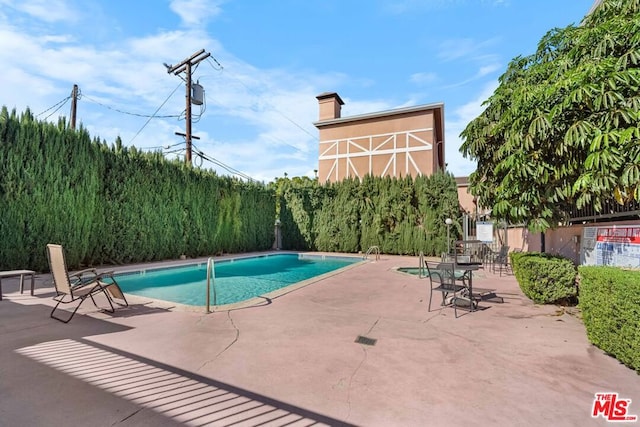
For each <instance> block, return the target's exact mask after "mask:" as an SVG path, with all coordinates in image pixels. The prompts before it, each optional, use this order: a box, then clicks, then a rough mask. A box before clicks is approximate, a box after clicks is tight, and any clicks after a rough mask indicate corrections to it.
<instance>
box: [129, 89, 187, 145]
mask: <svg viewBox="0 0 640 427" xmlns="http://www.w3.org/2000/svg"><path fill="white" fill-rule="evenodd" d="M180 86H182V83H180V84H179V85H178V86H176V88H175V89H174V90H173V92H171V93H170V94H169V96H167V99H165V100H164V101H163V102H162V104H160V106H159V107H158V108H156V111H154V112H153V115H152V116H151V117H149V118H148V119H147V121H146V122H145V123H144V125H142V127H141V128H140V130H139V131H138V132H136V134H135V135H134V136H133V138H131V140H130V141H129V144H131V142H133V140H134V139H136V137H137V136H138V135H140V132H142V129H144V128H145V127H146V126H147V125H148V124H149V122H150V121H151V119H153V118H154V117H155V115H156V113H157V112H158V111H160V109H161V108H162V107H164V104H166V103H167V101H168V100H169V98H171V97H172V96H173V94H174V93H176V91H177V90H178V89H179V88H180Z"/></svg>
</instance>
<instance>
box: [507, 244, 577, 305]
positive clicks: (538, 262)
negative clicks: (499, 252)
mask: <svg viewBox="0 0 640 427" xmlns="http://www.w3.org/2000/svg"><path fill="white" fill-rule="evenodd" d="M509 256H510V258H511V265H512V266H513V273H514V275H515V276H516V280H517V281H518V284H519V285H520V289H522V292H523V293H524V294H525V295H526V296H527V298H529V299H531V300H533V301H534V302H535V303H537V304H552V303H555V302H560V301H564V300H567V299H570V298H573V297H575V296H576V295H577V287H576V267H575V266H574V265H573V262H571V260H568V259H566V258H563V257H560V256H554V255H549V254H545V253H539V252H512V253H510V254H509Z"/></svg>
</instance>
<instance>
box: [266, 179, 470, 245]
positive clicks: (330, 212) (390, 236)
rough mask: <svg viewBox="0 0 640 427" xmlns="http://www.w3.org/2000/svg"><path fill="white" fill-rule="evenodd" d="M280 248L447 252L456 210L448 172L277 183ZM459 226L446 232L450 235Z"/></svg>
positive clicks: (455, 234)
mask: <svg viewBox="0 0 640 427" xmlns="http://www.w3.org/2000/svg"><path fill="white" fill-rule="evenodd" d="M278 194H279V196H280V214H279V215H280V220H281V222H282V236H283V247H284V249H296V250H318V251H329V252H331V251H340V252H358V251H363V252H364V251H366V250H367V249H368V248H369V247H371V246H378V247H379V248H380V249H381V251H382V252H384V253H389V254H412V255H417V254H418V253H419V252H420V251H423V252H424V253H425V254H428V255H439V254H440V253H441V252H443V251H445V250H446V247H447V242H446V235H447V234H446V227H445V226H444V221H445V219H446V218H447V217H450V218H453V219H457V221H456V222H457V223H458V224H459V223H460V221H459V218H460V208H459V203H458V193H457V187H456V183H455V180H454V179H453V176H452V175H451V174H448V173H442V172H440V173H436V174H434V175H432V176H430V177H423V176H420V177H417V178H415V179H413V178H411V177H406V178H390V177H373V176H365V177H364V178H363V179H362V180H359V179H354V178H351V179H346V180H344V181H342V182H338V183H328V184H319V183H317V182H316V181H313V180H305V179H302V180H301V179H295V178H294V179H293V180H288V179H282V180H279V182H278ZM457 235H459V229H457V228H455V227H454V228H453V229H452V230H451V239H452V240H453V239H454V238H455V237H456V236H457Z"/></svg>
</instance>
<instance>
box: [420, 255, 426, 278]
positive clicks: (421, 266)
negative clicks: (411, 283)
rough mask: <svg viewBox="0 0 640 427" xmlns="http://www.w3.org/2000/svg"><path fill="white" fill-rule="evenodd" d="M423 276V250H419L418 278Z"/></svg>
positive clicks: (424, 275)
mask: <svg viewBox="0 0 640 427" xmlns="http://www.w3.org/2000/svg"><path fill="white" fill-rule="evenodd" d="M423 277H427V275H426V274H425V271H424V252H422V251H420V254H419V255H418V278H419V279H422V278H423Z"/></svg>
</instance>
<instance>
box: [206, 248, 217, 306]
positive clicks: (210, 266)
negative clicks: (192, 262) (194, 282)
mask: <svg viewBox="0 0 640 427" xmlns="http://www.w3.org/2000/svg"><path fill="white" fill-rule="evenodd" d="M215 268H216V265H215V261H214V259H213V258H211V257H209V259H207V313H211V309H210V307H211V300H210V298H211V281H212V280H211V279H213V306H214V307H215V306H216V269H215Z"/></svg>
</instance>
